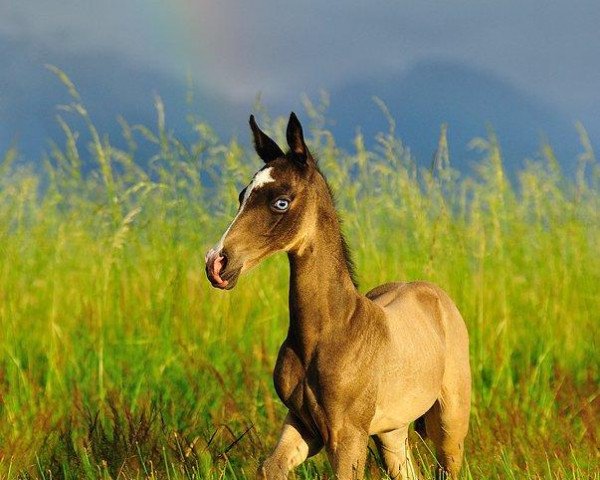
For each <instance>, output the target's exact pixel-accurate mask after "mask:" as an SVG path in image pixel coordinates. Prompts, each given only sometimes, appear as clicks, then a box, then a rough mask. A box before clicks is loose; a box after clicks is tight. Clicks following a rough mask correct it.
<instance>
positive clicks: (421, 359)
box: [369, 330, 445, 435]
mask: <svg viewBox="0 0 600 480" xmlns="http://www.w3.org/2000/svg"><path fill="white" fill-rule="evenodd" d="M423 333H424V332H423V331H413V333H412V334H411V332H410V330H404V332H403V335H398V336H397V337H396V338H395V339H394V340H392V341H391V343H390V345H389V346H388V348H387V352H386V353H385V354H384V355H383V358H382V372H381V376H380V381H379V389H378V393H377V405H376V408H375V415H374V416H373V419H372V421H371V426H370V432H369V433H370V434H371V435H373V434H375V433H381V432H385V431H389V430H394V429H396V428H400V427H403V426H406V425H407V424H409V423H411V422H413V421H414V420H416V419H417V418H419V417H420V416H421V415H423V414H424V413H425V412H426V411H427V410H429V409H430V408H431V406H432V405H433V404H434V402H435V401H436V400H437V398H439V395H440V392H441V387H442V381H443V378H444V365H445V356H444V346H443V343H442V342H441V341H440V340H439V338H435V337H431V336H428V337H426V338H424V336H423V335H422V334H423ZM417 345H418V346H419V348H415V346H417Z"/></svg>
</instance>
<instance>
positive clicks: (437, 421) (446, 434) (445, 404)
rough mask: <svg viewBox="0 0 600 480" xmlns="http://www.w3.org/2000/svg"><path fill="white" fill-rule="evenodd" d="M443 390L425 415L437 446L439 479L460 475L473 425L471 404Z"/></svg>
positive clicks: (429, 430) (429, 435)
mask: <svg viewBox="0 0 600 480" xmlns="http://www.w3.org/2000/svg"><path fill="white" fill-rule="evenodd" d="M448 397H450V395H448V394H446V396H444V393H442V397H441V398H440V399H438V400H437V401H436V402H435V403H434V404H433V406H432V407H431V408H430V409H429V411H428V412H427V413H426V414H425V424H426V428H427V436H428V437H429V438H431V440H432V441H433V443H434V445H435V453H436V457H437V461H438V462H439V465H440V470H439V471H438V473H437V477H438V478H442V479H444V478H448V477H449V478H453V479H454V478H457V477H458V472H459V471H460V467H461V465H462V460H463V453H464V440H465V437H466V436H467V430H468V428H469V407H468V403H467V407H466V408H465V406H464V402H459V401H456V398H454V399H453V398H448Z"/></svg>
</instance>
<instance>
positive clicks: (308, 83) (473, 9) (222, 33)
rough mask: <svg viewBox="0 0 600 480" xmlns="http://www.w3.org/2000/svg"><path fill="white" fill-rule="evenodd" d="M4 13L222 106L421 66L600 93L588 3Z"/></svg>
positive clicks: (97, 5) (146, 4)
mask: <svg viewBox="0 0 600 480" xmlns="http://www.w3.org/2000/svg"><path fill="white" fill-rule="evenodd" d="M4 8H5V10H7V12H5V14H4V15H3V17H2V18H1V19H0V33H2V34H4V35H10V36H12V37H16V38H28V39H29V40H31V39H34V40H35V42H37V43H38V44H39V45H40V48H47V49H55V50H56V49H63V50H70V51H77V52H90V54H93V52H94V51H98V50H101V51H111V52H115V53H117V54H119V55H123V56H124V57H126V58H128V59H129V60H130V61H135V62H140V63H144V64H147V65H150V66H152V67H154V68H160V69H162V70H163V71H164V72H168V73H169V74H172V75H177V76H182V75H184V74H185V72H187V71H191V72H192V74H193V75H194V77H196V78H197V79H198V81H199V82H200V83H202V84H204V85H205V87H207V88H210V89H213V90H214V91H218V92H219V93H220V94H222V95H226V96H228V97H229V98H231V99H238V100H239V99H247V98H248V97H253V96H254V95H255V94H256V93H257V92H258V91H262V92H264V93H265V95H267V96H269V97H273V98H279V99H281V98H286V97H293V98H297V96H298V94H299V93H300V92H302V91H314V90H316V89H317V88H326V89H329V90H331V89H333V88H336V86H339V85H341V84H344V83H345V82H346V81H348V80H349V79H353V78H358V77H360V76H365V75H371V76H376V75H378V74H379V73H382V72H390V71H396V72H399V73H400V72H402V71H403V70H405V69H407V68H408V67H409V66H411V65H413V64H415V63H416V62H418V61H419V60H421V59H424V58H441V59H446V60H455V61H459V62H461V63H464V64H469V65H473V66H475V67H479V68H484V69H487V70H490V71H492V72H495V73H496V74H499V75H500V76H502V77H504V78H506V79H508V80H510V81H511V82H512V83H514V84H516V85H517V86H519V87H521V88H524V89H526V90H527V91H530V92H534V93H536V94H537V95H539V96H541V97H544V98H546V99H547V100H549V101H551V102H553V103H555V104H557V105H559V106H562V107H564V108H566V109H574V110H577V109H578V108H584V107H585V106H586V105H587V104H589V102H590V101H591V99H597V98H598V95H599V94H598V90H597V85H598V84H600V56H599V55H598V54H597V46H598V45H600V29H598V28H597V23H598V21H599V20H600V2H597V1H596V0H584V1H577V0H576V1H567V0H559V1H556V2H550V3H549V2H545V1H541V0H524V1H516V0H509V1H503V2H491V1H480V2H475V1H473V0H471V1H467V0H462V1H454V2H448V1H435V2H432V1H424V2H407V1H396V2H392V1H384V0H375V1H371V2H369V3H367V2H359V1H357V0H352V1H339V0H336V1H330V2H322V1H317V0H310V1H306V2H278V1H275V0H267V1H256V2H244V1H239V0H238V1H233V0H221V1H219V2H214V1H209V0H175V1H172V2H160V1H158V0H153V1H150V0H126V1H125V0H121V1H118V0H105V1H103V2H91V1H90V2H85V3H84V2H82V1H81V0H37V1H36V0H21V1H19V2H11V3H10V4H9V5H8V7H4ZM99 68H101V67H99Z"/></svg>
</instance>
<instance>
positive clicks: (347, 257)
mask: <svg viewBox="0 0 600 480" xmlns="http://www.w3.org/2000/svg"><path fill="white" fill-rule="evenodd" d="M315 165H316V168H317V171H318V172H319V173H320V174H321V176H322V177H323V180H325V185H327V191H328V192H329V195H330V196H331V200H332V201H333V208H334V210H335V214H336V216H337V219H338V223H339V224H340V239H341V241H342V254H343V255H344V262H346V267H347V268H348V273H349V274H350V278H351V280H352V283H353V284H354V286H355V287H356V288H357V289H358V281H357V280H356V267H355V265H354V260H352V252H351V251H350V247H349V246H348V242H347V241H346V237H345V236H344V232H343V230H342V226H343V223H344V222H343V220H342V218H341V217H340V214H339V213H338V210H337V206H336V199H335V194H334V193H333V190H332V189H331V185H329V182H328V181H327V177H326V176H325V174H324V173H323V172H322V171H321V169H320V168H319V166H318V165H317V163H316V161H315Z"/></svg>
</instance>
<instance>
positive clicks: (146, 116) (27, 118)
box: [0, 37, 248, 163]
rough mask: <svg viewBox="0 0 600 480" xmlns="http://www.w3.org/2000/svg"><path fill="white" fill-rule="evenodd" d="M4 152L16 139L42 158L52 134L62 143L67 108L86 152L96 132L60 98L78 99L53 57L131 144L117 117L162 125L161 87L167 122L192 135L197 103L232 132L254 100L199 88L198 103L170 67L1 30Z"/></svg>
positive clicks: (116, 139) (95, 113)
mask: <svg viewBox="0 0 600 480" xmlns="http://www.w3.org/2000/svg"><path fill="white" fill-rule="evenodd" d="M0 64H1V65H3V68H2V70H0V155H1V152H2V151H4V150H6V148H7V147H8V146H9V145H11V144H14V143H16V145H17V146H18V149H19V151H20V152H21V157H22V159H24V161H27V162H34V163H35V162H38V161H39V160H40V158H41V155H42V152H44V151H48V150H49V145H50V143H49V141H50V140H53V141H57V142H58V143H61V142H62V140H63V138H64V135H63V134H62V132H61V130H60V127H59V125H58V123H57V121H56V116H57V115H59V114H60V115H61V116H62V117H63V118H64V119H65V120H67V122H68V123H69V124H70V125H72V126H73V127H74V128H75V129H76V130H77V131H79V132H80V133H82V135H81V137H82V141H80V147H81V153H82V154H83V155H85V149H84V148H83V146H84V145H85V142H86V141H87V139H89V137H88V136H87V135H85V133H84V132H85V130H86V129H85V125H84V124H83V122H82V121H81V119H80V118H78V117H77V116H76V115H74V114H72V113H68V112H64V111H61V110H60V108H57V105H61V104H68V103H70V102H71V101H72V100H71V98H70V97H69V94H68V91H67V88H66V87H65V86H64V85H63V84H62V83H61V82H60V81H59V80H58V78H57V77H56V76H55V75H54V74H53V73H52V72H50V71H49V70H48V69H47V68H46V67H45V65H47V64H51V65H54V66H57V67H59V68H61V69H62V70H64V71H65V72H66V73H67V75H68V76H69V78H70V80H71V81H72V82H73V83H74V84H75V87H76V88H77V90H78V91H79V93H80V95H81V97H82V101H83V103H84V105H85V107H86V109H87V111H88V112H89V114H90V116H91V118H92V121H93V122H94V124H95V125H96V127H97V128H98V130H99V132H100V133H101V134H107V135H108V136H109V138H110V141H111V143H113V144H115V145H117V146H125V141H124V139H123V138H122V134H121V127H120V125H119V123H118V122H117V117H118V116H119V115H120V116H123V117H124V118H125V119H126V120H127V122H128V123H129V124H138V123H139V124H143V125H145V126H147V127H149V128H151V129H153V130H155V128H154V126H155V125H156V118H157V115H156V109H155V105H154V99H155V95H159V96H160V97H161V98H162V100H163V102H164V104H165V110H166V116H167V127H168V128H169V129H172V130H175V131H176V132H177V134H178V135H179V134H180V133H181V135H182V137H184V138H185V137H186V136H187V137H188V138H189V137H190V136H191V132H190V128H189V126H188V125H187V122H186V116H187V114H188V113H189V112H190V111H193V112H194V113H196V114H198V113H200V114H201V118H202V119H203V120H207V121H209V122H210V123H211V125H213V126H216V128H218V130H219V131H221V132H222V133H225V134H226V137H227V138H228V137H229V136H230V135H231V130H230V129H228V125H229V124H230V123H231V122H233V121H236V122H237V121H239V119H240V118H241V116H242V115H243V116H246V115H247V114H248V107H245V108H243V111H242V110H241V108H242V107H241V106H236V105H232V104H231V103H230V102H227V101H225V100H224V99H222V98H219V97H218V96H217V95H214V94H210V95H206V94H205V95H201V92H199V91H198V89H195V91H194V93H195V95H194V106H193V107H192V109H190V106H189V105H188V104H187V103H186V96H187V92H188V90H189V88H188V86H187V85H186V83H185V82H184V81H181V80H179V79H178V78H176V77H171V76H169V75H165V74H164V73H162V72H158V71H156V70H153V69H151V68H148V67H146V66H144V65H141V64H138V63H136V62H132V61H127V60H126V59H125V58H122V57H120V56H118V55H114V54H110V53H108V52H94V53H92V54H87V55H85V54H79V53H77V54H75V53H67V52H63V53H56V52H48V51H45V50H44V49H43V48H40V47H39V46H36V45H31V44H26V43H22V42H16V41H12V40H10V39H2V38H1V37H0Z"/></svg>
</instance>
